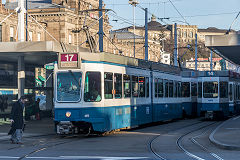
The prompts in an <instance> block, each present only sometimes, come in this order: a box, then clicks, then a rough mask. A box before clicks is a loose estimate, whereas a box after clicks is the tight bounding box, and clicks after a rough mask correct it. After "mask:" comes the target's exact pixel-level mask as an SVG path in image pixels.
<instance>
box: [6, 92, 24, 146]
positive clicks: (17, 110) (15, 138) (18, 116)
mask: <svg viewBox="0 0 240 160" xmlns="http://www.w3.org/2000/svg"><path fill="white" fill-rule="evenodd" d="M26 101H27V98H26V97H25V96H21V98H20V99H19V100H18V101H17V102H16V103H14V104H13V106H12V111H11V117H10V118H11V119H10V121H11V122H12V125H11V129H10V131H9V133H8V134H11V141H12V143H17V144H22V134H23V128H24V121H23V110H24V104H25V102H26Z"/></svg>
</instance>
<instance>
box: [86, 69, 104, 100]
mask: <svg viewBox="0 0 240 160" xmlns="http://www.w3.org/2000/svg"><path fill="white" fill-rule="evenodd" d="M101 100H102V96H101V73H100V72H86V77H85V87H84V101H85V102H100V101H101Z"/></svg>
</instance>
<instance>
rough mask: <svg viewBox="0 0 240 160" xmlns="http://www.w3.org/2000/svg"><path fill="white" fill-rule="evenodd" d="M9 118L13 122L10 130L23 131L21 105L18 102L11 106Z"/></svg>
mask: <svg viewBox="0 0 240 160" xmlns="http://www.w3.org/2000/svg"><path fill="white" fill-rule="evenodd" d="M10 118H11V119H13V120H14V122H13V124H12V128H14V129H23V125H24V122H23V105H22V104H21V102H20V100H18V101H17V102H16V103H14V104H13V107H12V111H11V117H10Z"/></svg>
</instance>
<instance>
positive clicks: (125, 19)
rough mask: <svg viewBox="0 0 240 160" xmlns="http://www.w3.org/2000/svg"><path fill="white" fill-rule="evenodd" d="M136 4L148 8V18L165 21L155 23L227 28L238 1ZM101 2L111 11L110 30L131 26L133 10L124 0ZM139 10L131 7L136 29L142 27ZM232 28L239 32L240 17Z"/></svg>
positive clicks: (146, 0) (149, 1) (174, 0)
mask: <svg viewBox="0 0 240 160" xmlns="http://www.w3.org/2000/svg"><path fill="white" fill-rule="evenodd" d="M170 1H171V2H172V3H173V5H174V6H175V7H174V6H173V5H172V4H171V2H170ZM138 2H139V6H140V7H142V8H148V10H149V15H148V17H149V18H150V17H151V15H150V14H154V15H155V16H156V17H157V18H169V20H167V19H165V20H164V22H162V21H160V20H158V22H160V23H162V24H173V23H178V24H186V22H187V23H189V24H190V25H197V26H198V28H208V27H216V28H219V29H229V27H230V25H231V24H232V22H233V21H234V19H235V18H236V16H237V14H238V12H239V11H240V0H138ZM104 3H105V4H106V8H107V9H112V10H113V11H114V12H109V13H108V16H109V21H110V24H111V25H112V27H113V28H112V29H113V30H114V29H119V28H123V27H128V26H132V25H133V7H132V6H131V5H129V4H128V0H104ZM140 7H136V8H135V17H136V19H135V24H136V26H144V16H145V15H144V11H143V10H141V9H140ZM175 8H176V9H175ZM177 10H178V11H177ZM178 12H179V13H178ZM183 17H184V18H183ZM232 29H234V30H237V31H238V30H240V15H239V17H238V19H237V20H236V22H235V23H234V24H233V26H232Z"/></svg>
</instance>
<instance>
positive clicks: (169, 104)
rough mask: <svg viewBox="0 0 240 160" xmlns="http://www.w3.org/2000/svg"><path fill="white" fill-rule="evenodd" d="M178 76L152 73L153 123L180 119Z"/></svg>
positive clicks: (180, 106) (180, 105)
mask: <svg viewBox="0 0 240 160" xmlns="http://www.w3.org/2000/svg"><path fill="white" fill-rule="evenodd" d="M179 80H181V77H180V76H177V75H171V74H167V73H161V72H156V71H155V72H153V121H154V122H158V121H167V120H172V119H177V118H181V117H182V104H181V102H182V99H181V97H180V93H179V92H180V85H181V82H180V81H179Z"/></svg>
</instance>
